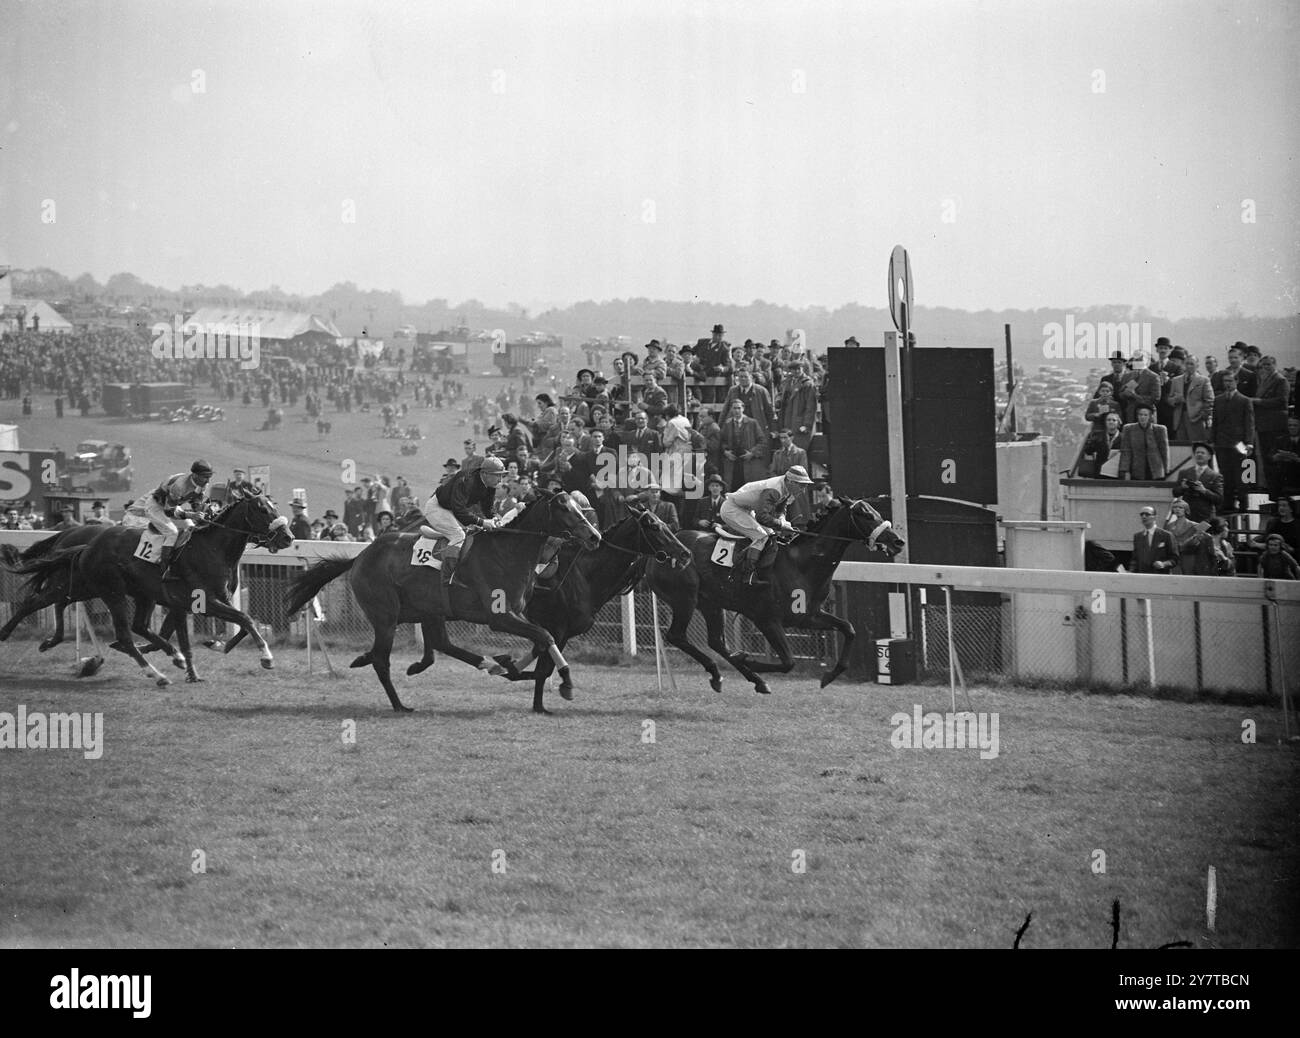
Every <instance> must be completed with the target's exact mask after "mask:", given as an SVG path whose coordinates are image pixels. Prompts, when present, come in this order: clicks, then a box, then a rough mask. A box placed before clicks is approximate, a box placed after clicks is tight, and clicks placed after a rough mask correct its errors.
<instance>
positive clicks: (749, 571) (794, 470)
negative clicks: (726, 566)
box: [718, 465, 812, 584]
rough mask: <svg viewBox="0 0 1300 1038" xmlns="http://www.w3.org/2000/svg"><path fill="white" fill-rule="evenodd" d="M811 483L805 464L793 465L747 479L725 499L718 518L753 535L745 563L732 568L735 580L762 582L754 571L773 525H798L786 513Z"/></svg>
mask: <svg viewBox="0 0 1300 1038" xmlns="http://www.w3.org/2000/svg"><path fill="white" fill-rule="evenodd" d="M811 484H812V480H811V479H810V478H809V476H808V473H807V472H806V471H805V470H804V467H803V466H802V465H791V466H790V468H788V469H787V470H786V473H785V475H784V476H772V477H771V478H770V479H759V480H755V481H754V482H753V483H746V484H745V485H744V486H742V487H741V488H740V489H739V490H735V491H732V492H731V493H730V494H728V495H727V496H726V497H725V498H724V499H723V502H722V507H721V508H719V509H718V518H719V519H721V520H722V522H723V523H724V524H725V525H726V526H728V527H730V528H731V529H733V530H735V531H736V532H737V533H742V534H744V535H745V536H746V537H750V538H752V542H751V544H750V545H749V550H748V551H747V552H746V553H745V557H744V558H743V559H741V564H740V565H739V566H737V567H736V568H735V570H734V571H733V572H732V578H733V579H734V580H736V581H739V582H741V583H751V584H752V583H761V582H758V581H755V580H754V571H755V570H756V569H757V568H758V562H759V559H760V558H762V555H763V549H764V548H765V547H767V540H768V538H769V537H770V536H771V535H772V531H773V529H778V530H793V529H794V527H793V526H792V525H791V524H790V521H789V520H788V519H786V517H785V514H784V513H785V509H786V506H787V505H788V504H789V503H790V501H791V499H792V498H793V497H794V496H795V495H796V494H802V493H803V492H804V487H805V486H809V485H811Z"/></svg>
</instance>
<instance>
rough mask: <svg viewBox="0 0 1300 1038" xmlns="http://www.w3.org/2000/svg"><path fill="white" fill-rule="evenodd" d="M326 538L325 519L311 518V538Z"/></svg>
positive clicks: (317, 539)
mask: <svg viewBox="0 0 1300 1038" xmlns="http://www.w3.org/2000/svg"><path fill="white" fill-rule="evenodd" d="M303 539H304V540H306V539H307V538H303ZM326 539H327V538H326V537H325V520H324V519H313V520H312V521H311V540H313V541H323V540H326Z"/></svg>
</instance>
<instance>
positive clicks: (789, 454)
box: [767, 429, 811, 525]
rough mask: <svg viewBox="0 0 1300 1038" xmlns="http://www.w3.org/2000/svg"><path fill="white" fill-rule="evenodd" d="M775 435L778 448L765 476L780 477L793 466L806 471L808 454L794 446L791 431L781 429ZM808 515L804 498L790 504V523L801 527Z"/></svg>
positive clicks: (801, 497) (808, 509)
mask: <svg viewBox="0 0 1300 1038" xmlns="http://www.w3.org/2000/svg"><path fill="white" fill-rule="evenodd" d="M776 435H777V437H778V439H779V442H780V446H779V447H778V448H777V449H776V450H774V451H773V452H772V463H771V464H770V465H768V467H767V474H768V475H769V476H776V475H780V474H782V473H785V472H788V471H789V470H790V469H791V468H792V467H793V466H795V465H798V466H799V467H800V468H802V469H807V468H808V452H807V451H806V450H803V449H801V448H799V447H796V446H795V445H794V434H793V433H792V432H791V430H789V429H781V430H780V431H778V432H777V434H776ZM810 514H811V509H810V508H809V505H808V501H807V499H806V498H805V497H803V496H800V497H796V498H795V499H794V500H793V501H792V502H791V505H790V510H789V515H790V522H792V523H796V524H800V525H801V524H803V523H805V522H807V520H808V516H809V515H810Z"/></svg>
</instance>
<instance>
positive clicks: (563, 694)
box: [560, 685, 573, 703]
mask: <svg viewBox="0 0 1300 1038" xmlns="http://www.w3.org/2000/svg"><path fill="white" fill-rule="evenodd" d="M560 698H561V699H563V700H564V701H565V702H566V703H572V702H573V686H572V685H561V686H560Z"/></svg>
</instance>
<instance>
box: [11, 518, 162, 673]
mask: <svg viewBox="0 0 1300 1038" xmlns="http://www.w3.org/2000/svg"><path fill="white" fill-rule="evenodd" d="M107 529H108V527H107V526H102V525H98V524H94V525H91V524H88V525H86V526H74V527H72V529H70V530H63V531H60V532H59V533H56V534H55V535H54V536H53V537H45V538H42V539H41V540H39V541H37V542H36V543H35V544H33V545H31V546H30V547H28V548H27V549H25V550H24V551H19V550H18V549H17V548H15V547H14V546H13V545H12V544H0V566H3V567H4V568H5V569H7V570H9V572H10V573H28V572H32V571H31V569H30V568H23V567H27V566H28V564H30V563H35V562H39V561H41V560H42V559H48V558H49V557H50V556H51V555H53V554H54V552H56V551H58V550H60V549H62V548H74V547H76V546H77V545H81V544H89V543H90V542H91V541H92V540H94V538H95V537H97V536H99V534H101V533H103V531H105V530H107ZM67 576H68V570H67V569H66V568H62V567H61V568H59V569H58V570H57V571H54V572H47V573H36V574H35V575H34V576H33V577H32V578H31V580H30V581H29V582H28V584H27V588H26V591H27V596H26V598H24V599H23V601H22V602H21V603H20V604H19V605H18V608H17V609H16V610H15V611H14V615H13V616H11V617H10V618H9V622H8V623H6V624H5V625H4V626H3V627H0V642H2V641H5V640H6V639H7V638H8V637H9V636H10V635H11V634H13V632H14V629H15V628H17V626H18V625H19V624H20V623H22V621H23V620H25V619H26V618H27V617H29V616H31V615H32V613H36V612H39V611H40V610H42V609H44V608H46V607H47V606H53V607H54V633H53V634H51V635H50V636H49V637H48V638H46V639H44V640H43V641H42V642H41V644H40V646H39V648H40V651H41V652H49V650H50V649H52V648H54V647H55V646H56V645H58V644H60V643H61V642H62V641H63V613H64V611H65V610H66V609H67V607H68V606H69V605H70V604H71V599H69V598H68V589H67ZM136 605H137V608H136V616H135V619H134V621H133V622H132V625H131V629H132V630H133V631H135V632H136V633H137V634H141V635H143V636H144V637H146V638H147V637H149V634H148V628H147V625H148V622H149V612H150V610H151V609H152V608H153V605H152V603H142V602H137V603H136ZM137 624H140V625H144V628H145V629H144V630H141V628H140V626H137ZM167 650H168V652H171V647H170V646H167ZM178 655H179V654H178ZM96 669H97V668H96Z"/></svg>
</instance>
